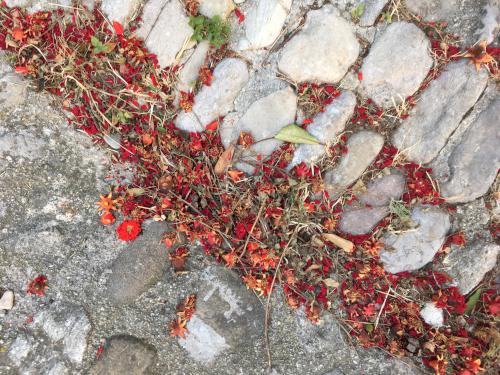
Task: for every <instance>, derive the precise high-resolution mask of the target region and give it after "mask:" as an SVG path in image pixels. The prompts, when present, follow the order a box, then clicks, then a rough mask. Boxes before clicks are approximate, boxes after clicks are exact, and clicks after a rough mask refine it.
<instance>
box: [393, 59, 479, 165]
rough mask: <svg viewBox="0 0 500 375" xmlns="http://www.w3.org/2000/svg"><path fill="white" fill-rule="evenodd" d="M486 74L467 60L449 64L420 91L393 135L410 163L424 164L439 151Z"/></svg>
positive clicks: (470, 105) (472, 102)
mask: <svg viewBox="0 0 500 375" xmlns="http://www.w3.org/2000/svg"><path fill="white" fill-rule="evenodd" d="M487 80H488V74H487V73H486V71H485V70H484V69H481V71H480V72H477V71H476V68H475V67H474V65H472V64H469V62H467V61H461V62H456V63H451V64H450V65H448V66H447V67H446V69H445V71H444V72H443V73H442V74H441V75H440V76H439V77H438V78H437V79H436V80H434V81H433V82H432V83H431V84H430V86H429V87H428V88H427V89H426V90H425V91H424V93H423V94H422V97H421V98H420V100H419V101H418V103H417V105H416V106H415V107H414V108H413V109H412V110H411V112H410V116H409V118H408V119H406V120H405V121H403V123H402V125H401V126H400V127H399V129H398V130H397V131H396V132H395V134H394V136H393V143H394V145H395V146H396V147H397V148H398V149H399V150H401V151H402V152H403V153H404V154H405V155H406V156H407V157H408V158H409V159H410V160H412V161H415V162H417V163H422V164H423V163H428V162H430V161H431V160H432V159H434V158H435V157H436V156H437V155H438V153H439V151H440V150H441V149H442V148H443V146H444V145H445V144H446V141H447V140H448V137H449V136H450V135H451V134H452V132H453V131H455V129H456V128H457V127H458V125H459V124H460V121H461V120H462V118H463V117H464V115H465V114H466V113H467V111H468V110H469V109H470V108H471V107H472V106H473V105H474V104H475V103H476V101H477V100H478V98H479V96H480V95H481V93H482V92H483V91H484V89H485V87H486V82H487Z"/></svg>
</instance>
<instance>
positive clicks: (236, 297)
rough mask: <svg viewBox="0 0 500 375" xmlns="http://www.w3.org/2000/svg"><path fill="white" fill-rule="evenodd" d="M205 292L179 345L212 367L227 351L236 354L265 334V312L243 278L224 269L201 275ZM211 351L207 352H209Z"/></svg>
mask: <svg viewBox="0 0 500 375" xmlns="http://www.w3.org/2000/svg"><path fill="white" fill-rule="evenodd" d="M202 278H203V279H204V281H205V289H204V291H203V292H202V293H201V294H200V295H199V296H198V298H197V302H196V313H195V315H194V316H193V318H192V319H191V320H190V321H189V322H188V324H187V326H186V328H187V329H188V331H189V332H190V334H189V335H188V336H187V337H186V339H182V338H181V339H179V343H180V345H181V346H182V347H183V348H184V349H186V350H187V352H188V353H189V355H190V356H191V357H192V358H193V359H195V360H196V361H198V362H201V363H210V362H212V361H213V360H215V359H216V357H217V356H218V355H220V354H221V353H222V352H223V351H225V350H231V349H232V350H235V349H236V348H237V347H238V346H239V345H242V344H244V343H245V341H246V340H255V339H257V338H259V337H260V336H261V335H262V333H263V321H264V309H263V307H262V306H261V305H260V304H259V302H258V300H257V299H256V297H255V295H254V294H253V293H252V292H251V291H249V290H247V289H246V287H245V286H244V285H243V284H242V282H241V280H240V278H239V277H238V276H237V275H236V274H235V273H233V272H232V271H230V270H228V269H225V268H223V267H220V266H219V267H209V268H207V269H206V270H205V272H204V273H203V275H202ZM207 349H208V350H207Z"/></svg>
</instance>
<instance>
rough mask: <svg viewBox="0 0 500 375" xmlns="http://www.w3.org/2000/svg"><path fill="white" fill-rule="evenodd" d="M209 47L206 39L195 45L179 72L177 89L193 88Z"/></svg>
mask: <svg viewBox="0 0 500 375" xmlns="http://www.w3.org/2000/svg"><path fill="white" fill-rule="evenodd" d="M209 49H210V43H209V42H208V41H206V40H205V41H202V42H200V43H199V44H198V45H197V46H196V48H195V49H194V51H193V53H192V54H191V56H189V59H188V60H187V61H186V62H185V63H184V65H183V67H182V69H181V71H180V72H179V76H178V78H179V81H178V82H177V89H178V90H179V91H190V90H191V89H192V88H193V86H194V84H195V83H196V80H197V79H198V76H199V73H200V68H201V67H202V66H203V64H204V63H205V59H206V57H207V53H208V50H209Z"/></svg>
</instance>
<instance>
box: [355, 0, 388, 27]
mask: <svg viewBox="0 0 500 375" xmlns="http://www.w3.org/2000/svg"><path fill="white" fill-rule="evenodd" d="M387 2H388V0H366V1H363V3H364V4H365V11H364V12H363V14H362V15H361V17H360V19H359V25H360V26H363V27H367V26H372V25H373V24H374V23H375V21H376V20H377V18H378V16H379V15H380V12H382V9H384V7H385V4H387Z"/></svg>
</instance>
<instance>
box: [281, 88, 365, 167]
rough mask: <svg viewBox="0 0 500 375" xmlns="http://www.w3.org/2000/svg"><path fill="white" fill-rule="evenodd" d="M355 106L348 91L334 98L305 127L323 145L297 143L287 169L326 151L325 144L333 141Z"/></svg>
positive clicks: (313, 159)
mask: <svg viewBox="0 0 500 375" xmlns="http://www.w3.org/2000/svg"><path fill="white" fill-rule="evenodd" d="M355 106H356V97H355V96H354V94H353V93H352V92H350V91H347V92H344V93H342V95H340V96H339V97H338V98H336V99H334V101H333V102H332V103H331V104H329V105H328V106H327V107H326V108H325V111H324V112H321V113H320V114H319V115H317V116H316V117H315V118H314V119H313V123H312V124H310V125H309V126H308V127H307V131H308V132H309V133H310V134H311V135H313V136H315V137H316V138H317V139H318V140H319V141H320V142H322V143H323V144H324V145H305V144H303V145H298V146H297V148H296V149H295V153H294V154H293V160H292V161H291V162H290V164H289V166H288V169H291V168H293V167H294V166H296V165H298V164H300V163H302V162H305V163H313V162H315V161H317V160H318V159H320V158H321V157H322V156H323V155H324V154H325V153H326V148H325V145H331V144H333V143H335V141H336V138H337V136H338V135H339V134H340V133H341V132H343V131H344V128H345V124H346V123H347V121H348V120H349V118H350V117H351V116H352V113H353V112H354V107H355Z"/></svg>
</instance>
